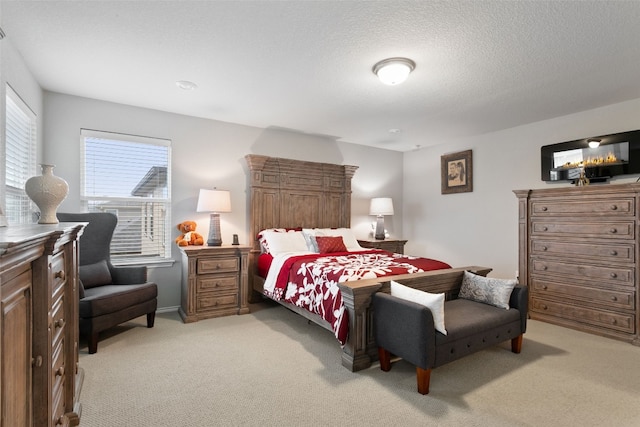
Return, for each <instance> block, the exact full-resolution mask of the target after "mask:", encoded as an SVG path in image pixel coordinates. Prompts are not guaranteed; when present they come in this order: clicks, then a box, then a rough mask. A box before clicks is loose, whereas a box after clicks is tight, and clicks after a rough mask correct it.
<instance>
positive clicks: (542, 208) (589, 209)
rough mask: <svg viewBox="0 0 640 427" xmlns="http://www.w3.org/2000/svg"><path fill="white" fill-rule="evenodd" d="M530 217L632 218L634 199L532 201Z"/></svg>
mask: <svg viewBox="0 0 640 427" xmlns="http://www.w3.org/2000/svg"><path fill="white" fill-rule="evenodd" d="M531 215H532V216H546V215H548V216H555V215H568V216H575V215H582V216H589V215H607V216H610V215H613V216H634V215H635V204H634V198H633V197H629V198H623V197H621V198H615V199H606V200H604V199H598V198H593V199H578V200H574V201H571V200H562V199H555V200H532V201H531Z"/></svg>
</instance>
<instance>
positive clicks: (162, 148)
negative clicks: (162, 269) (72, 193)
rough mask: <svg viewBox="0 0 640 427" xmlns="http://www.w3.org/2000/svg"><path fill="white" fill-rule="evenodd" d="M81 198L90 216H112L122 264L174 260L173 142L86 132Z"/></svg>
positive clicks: (115, 256) (114, 245)
mask: <svg viewBox="0 0 640 427" xmlns="http://www.w3.org/2000/svg"><path fill="white" fill-rule="evenodd" d="M80 135H81V143H82V144H81V145H82V172H81V195H80V196H81V200H82V203H83V204H84V207H85V210H86V211H88V212H111V213H113V214H115V215H116V216H117V217H118V225H117V227H116V230H115V232H114V234H113V239H112V240H111V259H112V261H113V262H114V263H117V264H133V263H149V262H153V261H163V260H167V259H169V258H170V257H171V246H170V244H169V242H170V237H171V236H170V227H169V226H168V224H170V222H171V219H170V214H171V174H170V171H171V167H170V166H171V165H170V159H171V141H169V140H165V139H156V138H147V137H139V136H131V135H122V134H116V133H108V132H98V131H91V130H86V129H82V131H81V133H80Z"/></svg>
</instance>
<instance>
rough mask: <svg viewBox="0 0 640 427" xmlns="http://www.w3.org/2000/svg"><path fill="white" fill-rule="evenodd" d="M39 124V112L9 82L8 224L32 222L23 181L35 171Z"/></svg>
mask: <svg viewBox="0 0 640 427" xmlns="http://www.w3.org/2000/svg"><path fill="white" fill-rule="evenodd" d="M36 128H37V122H36V115H35V114H34V113H33V111H31V109H30V108H29V107H28V106H27V104H25V103H24V101H22V99H20V97H19V96H18V94H16V93H15V92H14V91H13V89H12V88H11V87H10V86H9V85H7V86H6V108H5V140H6V150H5V177H4V184H5V200H4V211H5V212H4V214H5V216H6V218H7V222H8V223H9V224H28V223H31V222H33V210H32V204H31V200H30V199H29V197H28V196H27V193H25V191H24V183H25V182H26V181H27V179H29V178H30V177H32V176H34V175H35V173H36Z"/></svg>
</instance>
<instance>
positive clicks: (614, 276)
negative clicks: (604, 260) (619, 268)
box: [609, 273, 618, 279]
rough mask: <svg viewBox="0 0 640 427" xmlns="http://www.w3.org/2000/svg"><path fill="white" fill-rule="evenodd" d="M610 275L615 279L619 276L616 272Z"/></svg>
mask: <svg viewBox="0 0 640 427" xmlns="http://www.w3.org/2000/svg"><path fill="white" fill-rule="evenodd" d="M609 276H611V278H612V279H615V278H616V277H618V275H617V274H616V273H611V274H610V275H609Z"/></svg>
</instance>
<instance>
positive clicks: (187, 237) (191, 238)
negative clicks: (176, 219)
mask: <svg viewBox="0 0 640 427" xmlns="http://www.w3.org/2000/svg"><path fill="white" fill-rule="evenodd" d="M178 230H179V231H180V233H181V234H180V236H178V237H177V238H176V243H177V244H178V246H189V245H195V246H201V245H204V239H203V238H202V235H201V234H199V233H196V222H195V221H183V222H181V223H180V224H178Z"/></svg>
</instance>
